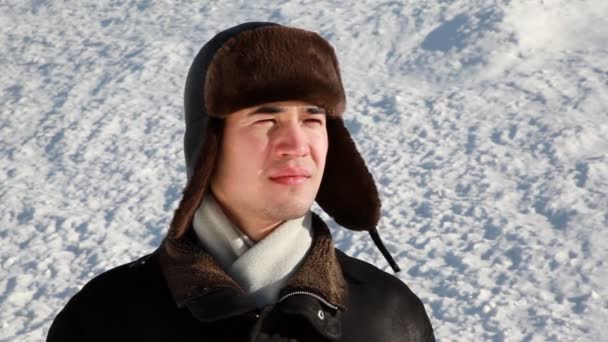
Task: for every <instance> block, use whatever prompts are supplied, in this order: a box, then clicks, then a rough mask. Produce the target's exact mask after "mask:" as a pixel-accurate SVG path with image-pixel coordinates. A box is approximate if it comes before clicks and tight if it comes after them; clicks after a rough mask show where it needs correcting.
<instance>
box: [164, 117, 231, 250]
mask: <svg viewBox="0 0 608 342" xmlns="http://www.w3.org/2000/svg"><path fill="white" fill-rule="evenodd" d="M201 126H203V127H200V128H201V129H202V130H203V131H204V132H205V133H204V135H205V137H206V138H205V143H204V144H202V146H201V150H200V152H198V153H197V154H198V160H197V161H196V166H195V167H194V170H193V171H192V174H191V175H190V177H189V178H188V183H187V184H186V187H185V188H184V191H183V196H182V200H181V201H180V202H179V206H178V207H177V209H176V210H175V214H174V215H173V220H172V221H171V226H170V227H169V233H168V237H169V239H179V238H180V237H181V236H182V235H183V234H184V233H185V232H186V231H187V230H188V226H189V225H190V222H191V221H192V217H193V216H194V212H195V211H196V209H197V208H198V207H199V205H200V204H201V201H202V200H203V195H204V193H205V190H206V189H207V187H208V185H209V182H210V180H211V175H212V174H213V170H214V165H215V163H216V159H217V156H218V155H219V147H220V141H221V140H222V131H223V120H221V119H217V118H208V119H206V121H205V123H204V124H202V125H201Z"/></svg>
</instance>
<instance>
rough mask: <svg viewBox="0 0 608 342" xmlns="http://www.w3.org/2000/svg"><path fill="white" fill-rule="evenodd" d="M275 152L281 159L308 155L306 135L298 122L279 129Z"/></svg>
mask: <svg viewBox="0 0 608 342" xmlns="http://www.w3.org/2000/svg"><path fill="white" fill-rule="evenodd" d="M276 151H277V154H278V155H279V156H281V157H302V156H306V155H307V154H308V153H309V149H308V142H307V139H306V135H305V133H304V130H303V127H302V126H301V125H300V123H299V122H297V121H296V122H289V123H288V124H285V125H283V127H281V128H280V130H279V134H278V136H277V141H276Z"/></svg>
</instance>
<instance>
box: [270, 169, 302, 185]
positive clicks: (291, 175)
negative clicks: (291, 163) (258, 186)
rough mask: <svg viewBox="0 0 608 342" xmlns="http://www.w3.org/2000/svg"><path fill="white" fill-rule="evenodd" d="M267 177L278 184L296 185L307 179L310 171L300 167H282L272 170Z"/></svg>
mask: <svg viewBox="0 0 608 342" xmlns="http://www.w3.org/2000/svg"><path fill="white" fill-rule="evenodd" d="M269 178H270V180H271V181H273V182H276V183H279V184H283V185H297V184H302V183H304V182H305V181H306V180H308V179H309V178H310V172H308V171H306V170H304V169H301V168H284V169H280V170H277V171H275V172H273V173H272V174H271V176H270V177H269Z"/></svg>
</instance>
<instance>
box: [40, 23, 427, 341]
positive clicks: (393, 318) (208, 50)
mask: <svg viewBox="0 0 608 342" xmlns="http://www.w3.org/2000/svg"><path fill="white" fill-rule="evenodd" d="M344 108H345V95H344V89H343V86H342V81H341V77H340V72H339V68H338V62H337V59H336V56H335V53H334V50H333V48H332V47H331V45H329V43H328V42H327V41H325V40H324V39H323V38H321V37H320V36H319V35H317V34H315V33H312V32H308V31H304V30H300V29H296V28H289V27H284V26H280V25H276V24H272V23H246V24H242V25H239V26H236V27H233V28H231V29H229V30H226V31H223V32H221V33H219V34H218V35H216V36H215V37H214V38H213V39H212V40H211V41H209V42H208V43H207V44H206V45H205V46H204V47H203V48H202V49H201V51H200V52H199V54H198V55H197V56H196V58H195V60H194V62H193V64H192V66H191V68H190V72H189V74H188V79H187V81H186V90H185V112H186V134H185V155H186V164H187V170H188V183H187V185H186V188H185V190H184V194H183V198H182V200H181V202H180V205H179V207H178V209H177V210H176V212H175V215H174V218H173V221H172V222H171V227H170V229H169V232H168V234H167V237H166V238H165V239H164V241H163V243H162V245H161V246H160V248H159V249H158V250H157V251H156V252H154V253H152V254H150V255H147V256H145V257H143V258H141V259H140V260H138V261H135V262H132V263H130V264H127V265H123V266H120V267H118V268H116V269H113V270H110V271H108V272H105V273H103V274H101V275H100V276H98V277H96V278H95V279H93V280H92V281H91V282H89V283H88V284H87V285H86V286H85V287H84V288H83V289H82V290H81V291H80V292H79V293H78V294H76V295H75V296H74V297H73V298H72V299H71V300H70V302H69V303H68V304H67V306H66V307H65V308H64V309H63V310H62V311H61V312H60V313H59V315H58V316H57V318H56V319H55V321H54V322H53V325H52V327H51V330H50V331H49V335H48V341H53V342H54V341H349V342H356V341H434V337H433V331H432V328H431V324H430V322H429V319H428V317H427V315H426V312H425V310H424V307H423V305H422V303H421V302H420V300H419V299H418V298H417V297H416V296H415V295H414V294H413V293H412V292H411V291H410V290H409V289H408V287H407V286H406V285H404V284H403V283H402V282H401V281H399V280H398V279H397V278H395V277H393V276H392V275H389V274H387V273H385V272H383V271H381V270H379V269H377V268H375V267H374V266H371V265H369V264H367V263H365V262H362V261H359V260H357V259H354V258H351V257H348V256H346V255H345V254H344V253H342V252H340V251H339V250H336V249H335V248H334V247H333V243H332V240H331V235H330V233H329V230H328V229H327V226H326V225H325V224H324V223H323V221H322V220H321V219H320V218H319V217H318V216H317V215H315V214H314V213H312V212H311V211H310V208H311V205H312V203H313V201H315V200H316V201H317V203H318V204H319V205H320V206H321V207H322V208H323V209H324V210H325V211H326V212H327V213H328V214H329V215H331V216H332V217H333V218H334V219H335V220H336V222H338V223H339V224H340V225H342V226H344V227H346V228H350V229H354V230H367V231H369V232H370V233H371V234H372V237H373V238H374V241H375V242H376V243H377V244H378V245H379V247H381V249H382V251H383V253H384V254H385V256H387V257H388V256H389V255H388V253H387V252H386V250H385V249H384V248H383V246H382V243H381V241H380V239H379V237H378V235H377V233H376V230H375V225H376V223H377V222H378V219H379V215H380V214H379V210H380V201H379V198H378V193H377V190H376V187H375V183H374V181H373V179H372V177H371V175H370V173H369V172H368V170H367V167H366V166H365V163H364V161H363V159H362V158H361V156H360V154H359V152H358V151H357V149H356V147H355V144H354V143H353V141H352V139H351V138H350V135H349V133H348V131H347V130H346V128H345V127H344V124H343V121H342V119H341V117H340V116H341V114H342V113H343V111H344ZM389 259H390V257H389ZM391 261H392V259H391ZM392 265H393V266H394V267H396V265H395V264H394V263H392Z"/></svg>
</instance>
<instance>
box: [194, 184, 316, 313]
mask: <svg viewBox="0 0 608 342" xmlns="http://www.w3.org/2000/svg"><path fill="white" fill-rule="evenodd" d="M192 225H193V227H194V231H195V232H196V235H197V236H198V238H199V239H200V241H201V243H202V244H203V246H204V248H205V249H206V250H207V251H208V252H209V254H211V255H212V256H213V257H214V258H215V259H216V260H217V261H218V263H219V264H220V266H221V267H222V268H223V269H224V271H226V273H228V275H230V276H231V277H232V278H233V279H234V280H235V281H236V282H237V283H238V284H239V285H240V286H241V287H242V288H243V290H245V291H246V292H247V293H248V294H250V295H251V296H252V297H253V298H254V299H255V301H256V304H257V306H258V307H262V306H264V305H266V304H269V303H272V302H274V301H275V300H276V299H277V296H278V294H279V290H280V289H281V288H282V287H283V285H285V282H286V281H287V279H289V277H290V276H291V275H292V274H293V273H294V272H295V271H296V270H297V269H298V267H299V265H300V263H301V262H302V260H303V259H304V256H305V255H306V252H308V249H309V248H310V245H311V244H312V213H311V212H310V211H308V212H307V213H306V214H305V215H304V216H302V217H300V218H297V219H294V220H289V221H285V222H283V223H282V224H281V225H280V226H278V227H277V228H276V229H275V230H274V231H273V232H272V233H270V234H269V235H268V236H266V237H265V238H264V239H263V240H261V241H259V242H257V243H254V242H253V241H252V240H251V239H249V237H248V236H247V235H245V234H244V233H243V232H242V231H241V230H240V229H239V228H238V227H236V226H235V225H234V224H233V223H232V222H231V221H230V220H229V219H228V218H227V217H226V215H225V214H224V212H223V211H222V209H221V208H220V207H219V205H218V204H217V202H216V201H215V199H214V198H213V196H212V195H211V194H209V193H207V194H205V197H204V198H203V202H202V203H201V206H200V207H199V208H198V209H197V211H196V213H195V214H194V219H193V223H192Z"/></svg>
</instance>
